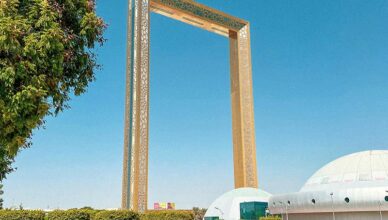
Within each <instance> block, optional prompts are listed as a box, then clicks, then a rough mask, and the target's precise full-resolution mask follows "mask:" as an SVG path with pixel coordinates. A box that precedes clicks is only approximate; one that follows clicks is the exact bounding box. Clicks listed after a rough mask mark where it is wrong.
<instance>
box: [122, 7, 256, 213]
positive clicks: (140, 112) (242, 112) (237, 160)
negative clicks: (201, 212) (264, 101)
mask: <svg viewBox="0 0 388 220" xmlns="http://www.w3.org/2000/svg"><path fill="white" fill-rule="evenodd" d="M128 3H129V11H128V34H127V37H128V40H127V75H126V102H125V107H126V108H125V110H126V111H125V128H124V165H123V186H122V187H123V188H122V208H123V209H132V210H136V211H140V212H143V211H145V210H146V209H147V197H148V195H147V194H148V130H149V129H148V127H149V55H150V54H149V47H150V44H149V40H150V37H149V36H150V12H155V13H158V14H162V15H165V16H167V17H170V18H172V19H176V20H179V21H182V22H185V23H187V24H190V25H193V26H196V27H199V28H202V29H205V30H208V31H211V32H214V33H216V34H220V35H222V36H225V37H228V38H229V39H230V70H231V98H232V130H233V157H234V182H235V188H241V187H254V188H257V187H258V185H257V184H258V183H257V167H256V144H255V127H254V113H253V92H252V68H251V66H252V65H251V46H250V30H249V23H248V22H246V21H244V20H241V19H238V18H235V17H233V16H230V15H227V14H225V13H223V12H220V11H218V10H215V9H212V8H209V7H207V6H205V5H202V4H200V3H197V2H195V1H193V0H128Z"/></svg>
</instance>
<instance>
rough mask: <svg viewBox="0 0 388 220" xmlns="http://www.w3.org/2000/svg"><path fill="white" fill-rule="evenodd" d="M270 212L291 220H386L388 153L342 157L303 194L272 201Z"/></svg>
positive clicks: (321, 173) (364, 153) (323, 170)
mask: <svg viewBox="0 0 388 220" xmlns="http://www.w3.org/2000/svg"><path fill="white" fill-rule="evenodd" d="M285 182H286V180H285ZM269 209H270V212H271V213H272V214H281V215H282V216H283V217H284V219H288V220H318V219H319V220H332V219H335V220H348V219H351V220H383V219H384V220H387V219H388V151H386V150H385V151H365V152H360V153H355V154H351V155H348V156H344V157H341V158H339V159H337V160H335V161H333V162H331V163H329V164H327V165H326V166H324V167H323V168H322V169H320V170H318V172H316V173H315V174H314V175H313V176H312V177H311V178H310V179H309V180H308V181H307V183H306V184H305V185H304V186H303V188H302V189H301V190H300V192H297V193H290V194H286V195H277V196H273V197H271V198H270V200H269Z"/></svg>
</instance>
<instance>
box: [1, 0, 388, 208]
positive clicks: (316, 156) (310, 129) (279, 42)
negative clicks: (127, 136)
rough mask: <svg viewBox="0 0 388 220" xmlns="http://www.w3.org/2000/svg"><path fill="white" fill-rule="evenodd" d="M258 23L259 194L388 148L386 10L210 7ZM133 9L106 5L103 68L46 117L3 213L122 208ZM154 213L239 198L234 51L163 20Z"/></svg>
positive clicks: (305, 5)
mask: <svg viewBox="0 0 388 220" xmlns="http://www.w3.org/2000/svg"><path fill="white" fill-rule="evenodd" d="M199 2H201V3H205V4H207V5H210V6H212V7H215V8H217V9H220V10H223V11H225V12H227V13H230V14H232V15H235V16H237V17H241V18H244V19H246V20H248V21H250V22H251V29H252V30H251V34H252V36H251V40H252V59H253V60H252V62H253V80H254V98H255V124H256V142H257V159H258V170H259V185H260V188H263V189H265V190H267V191H269V192H271V193H273V194H277V193H285V192H292V191H297V190H299V189H300V187H301V186H302V185H303V183H304V182H305V181H306V180H307V179H308V177H309V176H310V175H312V174H313V173H314V172H315V171H316V170H317V169H318V168H320V167H321V166H323V165H325V164H326V163H328V162H330V161H331V160H333V159H335V158H337V157H339V156H342V155H345V154H349V153H353V152H357V151H362V150H369V149H387V146H388V135H387V132H388V89H387V88H388V87H387V85H388V53H387V51H388V26H387V24H388V1H386V0H371V1H366V0H363V1H360V0H338V1H323V0H321V1H318V0H298V1H292V0H277V1H264V0H244V1H241V0H218V1H213V0H201V1H199ZM126 4H127V3H126V1H125V0H115V1H109V0H98V1H97V5H98V13H99V15H100V16H102V17H103V18H104V19H105V20H106V22H107V23H108V24H109V28H108V29H107V31H106V38H107V39H108V42H107V43H106V45H105V46H104V47H103V48H100V49H98V54H99V62H100V63H101V64H102V65H103V69H102V70H101V71H98V72H97V74H96V77H97V81H96V82H94V83H92V84H91V85H90V87H89V89H88V92H87V93H86V94H84V95H83V96H81V97H75V98H73V99H72V101H71V102H70V105H71V107H72V108H71V109H70V110H67V111H65V112H63V113H62V114H61V115H59V116H58V117H56V118H48V120H47V124H46V129H41V130H37V131H35V132H34V137H33V139H32V141H33V146H32V147H31V148H30V149H27V150H24V151H23V152H21V153H20V155H19V156H18V157H17V161H16V164H15V165H16V166H17V167H18V170H17V171H16V172H14V173H12V174H11V175H9V177H8V179H7V180H6V181H5V182H4V184H5V186H4V188H5V195H4V199H5V206H6V207H10V206H17V205H19V204H21V203H22V204H23V206H24V207H27V208H71V207H82V206H86V205H87V206H93V207H96V208H114V207H119V205H120V193H121V175H122V156H123V155H122V154H123V152H122V151H123V149H122V148H123V118H124V95H125V94H124V91H125V85H124V81H125V41H126V39H125V37H126V24H125V22H126ZM151 19H152V26H151V82H150V83H151V97H150V101H151V103H150V166H149V181H150V182H149V203H150V204H152V203H153V202H156V201H172V202H176V203H177V208H191V207H193V206H200V207H207V206H208V205H209V204H210V203H211V202H212V201H213V200H214V199H215V198H216V197H218V196H219V195H221V194H222V193H224V192H226V191H228V190H231V189H232V188H233V163H232V156H233V155H232V139H231V110H230V88H229V85H230V79H229V54H228V53H229V49H228V46H229V45H228V39H227V38H224V37H222V36H218V35H215V34H213V33H209V32H206V31H204V30H200V29H196V28H194V27H191V26H188V25H186V24H183V23H180V22H177V21H173V20H170V19H167V18H165V17H162V16H160V15H155V14H153V15H152V17H151Z"/></svg>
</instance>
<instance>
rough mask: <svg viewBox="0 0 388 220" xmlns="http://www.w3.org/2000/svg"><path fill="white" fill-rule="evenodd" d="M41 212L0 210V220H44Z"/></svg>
mask: <svg viewBox="0 0 388 220" xmlns="http://www.w3.org/2000/svg"><path fill="white" fill-rule="evenodd" d="M45 215H46V214H45V213H44V212H43V211H35V210H34V211H30V210H0V220H44V217H45Z"/></svg>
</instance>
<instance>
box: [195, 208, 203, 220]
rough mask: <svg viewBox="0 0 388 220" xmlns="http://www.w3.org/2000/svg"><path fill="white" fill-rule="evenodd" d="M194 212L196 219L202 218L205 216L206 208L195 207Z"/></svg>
mask: <svg viewBox="0 0 388 220" xmlns="http://www.w3.org/2000/svg"><path fill="white" fill-rule="evenodd" d="M193 212H194V220H202V219H203V218H204V217H205V214H206V209H201V208H198V207H194V208H193Z"/></svg>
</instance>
